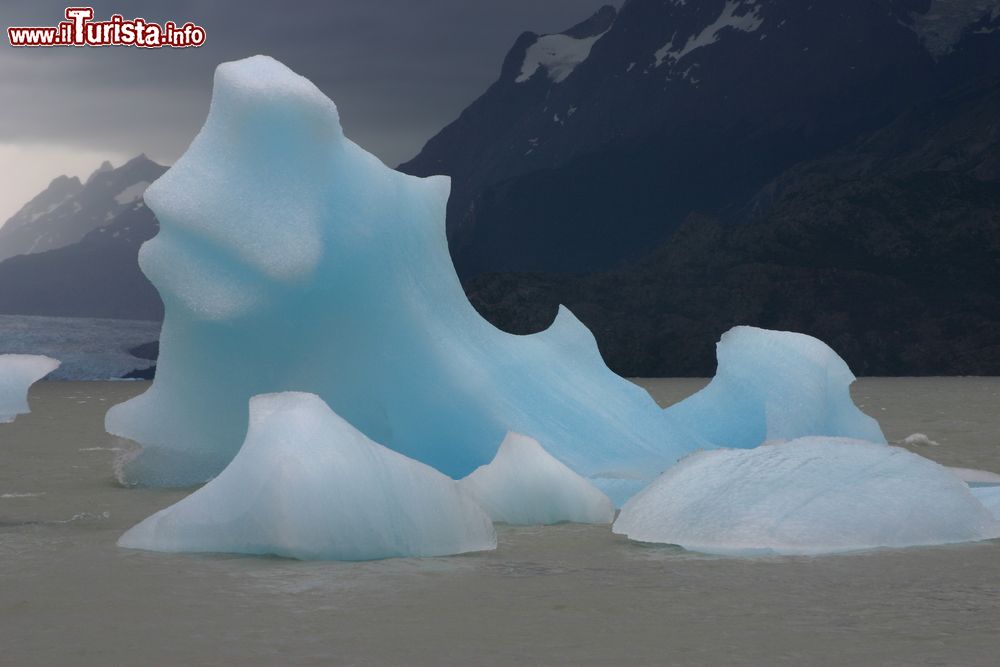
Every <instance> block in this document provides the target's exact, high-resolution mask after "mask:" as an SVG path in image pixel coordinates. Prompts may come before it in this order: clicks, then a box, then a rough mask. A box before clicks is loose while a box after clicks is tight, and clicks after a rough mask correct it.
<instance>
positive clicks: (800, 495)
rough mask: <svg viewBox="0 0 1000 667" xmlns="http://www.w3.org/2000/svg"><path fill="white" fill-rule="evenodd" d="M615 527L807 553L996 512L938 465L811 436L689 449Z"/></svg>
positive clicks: (884, 541)
mask: <svg viewBox="0 0 1000 667" xmlns="http://www.w3.org/2000/svg"><path fill="white" fill-rule="evenodd" d="M613 530H614V532H616V533H619V534H622V535H625V536H627V537H628V538H629V539H631V540H635V541H639V542H649V543H661V544H675V545H679V546H682V547H684V548H685V549H689V550H692V551H699V552H705V553H715V554H727V555H766V554H804V555H813V554H824V553H836V552H846V551H857V550H862V549H872V548H877V547H897V548H898V547H911V546H920V545H937V544H951V543H958V542H974V541H979V540H988V539H994V538H997V537H1000V522H998V521H997V520H996V519H995V518H994V517H993V515H992V514H991V513H990V512H989V511H988V510H987V508H986V507H985V506H984V505H983V503H982V502H980V501H979V500H977V498H976V497H975V496H974V495H973V493H972V491H970V489H969V487H968V485H966V484H965V483H964V482H963V481H962V480H961V479H960V478H959V477H958V476H957V475H955V474H954V473H953V472H952V471H951V470H949V469H948V468H946V467H944V466H941V465H938V464H937V463H934V462H932V461H929V460H928V459H925V458H923V457H921V456H918V455H916V454H913V453H911V452H909V451H907V450H905V449H902V448H899V447H892V446H888V445H883V444H875V443H869V442H863V441H858V440H850V439H845V438H822V437H810V438H800V439H797V440H792V441H789V442H785V443H781V444H774V445H764V446H761V447H757V448H755V449H718V450H713V451H707V452H699V453H697V454H693V455H691V456H688V457H686V458H685V459H683V460H682V461H681V462H679V463H678V464H677V465H676V466H674V467H673V468H671V469H669V470H668V471H667V472H665V473H664V474H663V475H662V476H661V477H660V478H659V479H657V480H656V481H655V482H653V483H652V484H651V485H650V486H649V487H647V488H646V489H644V490H642V491H640V492H639V493H637V494H636V495H635V496H633V497H632V499H631V500H629V502H628V503H626V504H625V506H624V507H623V508H622V511H621V513H620V514H619V516H618V519H617V520H616V521H615V523H614V527H613Z"/></svg>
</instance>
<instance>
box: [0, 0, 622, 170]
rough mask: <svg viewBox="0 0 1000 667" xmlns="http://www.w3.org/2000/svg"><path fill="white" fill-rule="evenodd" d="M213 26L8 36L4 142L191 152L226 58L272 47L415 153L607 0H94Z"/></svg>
mask: <svg viewBox="0 0 1000 667" xmlns="http://www.w3.org/2000/svg"><path fill="white" fill-rule="evenodd" d="M94 4H95V14H96V17H97V18H106V17H107V16H109V15H110V14H112V13H121V14H123V15H125V17H126V18H131V17H134V16H142V17H144V18H146V19H149V20H152V21H156V22H163V21H166V20H174V21H187V20H191V21H194V22H195V23H198V24H200V25H203V26H205V28H206V31H207V34H208V39H207V41H206V44H205V46H203V47H202V48H200V49H186V50H169V49H162V50H160V49H157V50H144V49H135V48H127V47H118V48H83V49H69V48H57V49H13V48H11V47H9V46H7V45H6V44H5V45H4V46H3V47H2V48H0V90H3V92H4V99H5V100H14V102H13V103H10V102H8V103H6V104H4V105H2V108H0V142H8V143H24V142H40V141H44V142H47V143H59V144H65V145H69V146H78V147H84V148H89V149H101V148H107V149H109V150H115V151H119V152H126V153H138V152H140V151H145V152H148V153H150V154H151V155H153V156H154V157H158V158H160V159H163V160H167V161H170V160H173V159H175V158H176V157H177V155H179V154H180V153H181V152H183V149H184V148H185V147H186V145H187V143H188V141H190V139H191V137H192V136H193V135H194V133H195V132H196V131H197V129H198V127H199V126H200V124H201V122H202V120H203V119H204V115H205V113H206V111H207V108H208V100H209V96H210V92H211V77H212V71H213V69H214V67H215V65H217V64H218V63H219V62H222V61H225V60H232V59H235V58H240V57H245V56H249V55H253V54H256V53H266V54H269V55H272V56H274V57H276V58H278V59H279V60H282V61H283V62H285V63H286V64H287V65H288V66H290V67H291V68H292V69H295V70H296V71H298V72H299V73H301V74H303V75H305V76H307V77H309V78H310V79H312V80H313V81H314V82H315V83H316V84H317V85H318V86H319V87H320V88H321V89H323V91H324V92H326V93H327V94H328V95H330V96H331V97H332V98H333V99H334V100H335V101H336V102H337V104H338V106H339V107H340V109H341V115H342V118H343V120H344V124H345V129H346V130H347V132H348V133H349V134H350V135H351V136H352V137H353V138H354V139H355V140H356V141H358V142H359V143H360V144H362V145H363V146H365V147H367V148H369V150H372V151H373V152H375V153H376V154H378V155H379V156H380V157H382V158H383V159H384V160H385V161H386V162H387V163H389V164H396V163H398V162H400V161H402V160H404V159H407V158H409V157H411V156H412V155H413V154H414V153H415V152H416V151H417V150H419V148H420V146H421V145H422V144H423V142H424V141H426V140H427V139H428V138H429V137H430V136H431V135H432V134H433V133H434V132H435V131H437V130H438V129H440V128H441V127H442V126H444V125H445V124H447V123H448V122H450V121H451V120H452V119H453V118H455V117H456V116H457V115H458V113H459V112H460V111H461V109H462V108H464V107H465V106H466V105H467V104H468V103H469V102H471V101H472V100H473V99H474V98H475V97H476V96H477V95H479V93H481V92H482V91H483V90H485V88H486V87H487V86H488V85H489V84H490V83H491V82H492V81H493V80H494V79H495V78H496V76H497V73H498V71H499V68H500V63H501V61H502V59H503V57H504V55H505V54H506V51H507V49H508V48H510V45H511V44H512V43H513V42H514V39H515V38H516V37H517V35H518V34H519V33H520V32H522V31H524V30H534V31H536V32H553V31H558V30H562V29H565V28H567V27H569V26H570V25H572V24H574V23H576V22H577V21H579V20H582V19H583V18H586V16H588V15H589V14H590V13H592V12H593V11H595V10H596V9H597V8H598V7H599V6H600V5H602V4H606V2H602V1H601V0H545V1H539V0H496V1H493V0H490V1H486V0H481V1H478V2H476V1H474V0H473V1H469V0H465V1H462V0H428V1H426V2H414V1H413V0H340V1H335V2H315V3H304V2H296V3H293V2H261V1H251V2H193V1H192V2H171V3H162V2H156V3H154V2H148V1H144V2H128V3H126V2H117V3H112V2H103V1H101V2H96V3H94ZM65 6H66V5H65V4H62V3H55V2H52V1H51V0H44V1H41V2H39V1H29V0H17V1H15V2H12V3H6V7H5V11H4V13H3V18H4V21H6V22H7V25H5V26H4V27H5V28H6V27H7V26H9V25H32V24H34V25H54V24H55V23H56V22H57V21H58V20H60V18H61V17H62V12H63V9H64V8H65Z"/></svg>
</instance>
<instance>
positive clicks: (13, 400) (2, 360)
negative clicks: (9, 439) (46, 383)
mask: <svg viewBox="0 0 1000 667" xmlns="http://www.w3.org/2000/svg"><path fill="white" fill-rule="evenodd" d="M57 368H59V362H58V361H56V360H55V359H53V358H51V357H43V356H39V355H35V354H0V424H2V423H4V422H10V421H14V417H16V416H17V415H21V414H24V413H26V412H30V411H31V410H30V409H29V408H28V389H29V388H30V387H31V385H33V384H34V383H36V382H38V381H39V380H41V379H42V378H43V377H45V376H46V375H48V374H49V373H51V372H52V371H54V370H55V369H57Z"/></svg>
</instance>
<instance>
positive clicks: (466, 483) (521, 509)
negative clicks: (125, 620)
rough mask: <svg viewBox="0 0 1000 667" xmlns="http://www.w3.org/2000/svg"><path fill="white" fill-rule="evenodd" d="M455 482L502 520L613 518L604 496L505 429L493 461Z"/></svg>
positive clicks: (533, 442) (516, 522) (525, 438)
mask: <svg viewBox="0 0 1000 667" xmlns="http://www.w3.org/2000/svg"><path fill="white" fill-rule="evenodd" d="M459 484H460V485H461V486H462V488H464V489H465V490H466V491H468V492H469V494H470V495H471V496H472V497H473V498H475V499H476V501H477V502H478V503H479V504H480V505H481V506H482V507H483V509H484V510H486V513H487V514H489V515H490V517H491V518H492V519H493V520H494V521H500V522H503V523H509V524H513V525H522V526H524V525H536V524H551V523H560V522H563V521H569V522H573V523H611V521H612V519H614V517H615V508H614V506H613V505H612V504H611V500H610V499H609V498H608V497H607V496H606V495H604V494H603V493H601V492H600V491H599V490H597V488H595V487H594V485H593V484H591V483H590V482H588V481H587V480H585V479H584V478H583V477H580V476H579V475H577V474H576V473H575V472H573V471H572V470H570V469H569V468H567V467H566V466H565V465H563V464H562V463H560V462H559V461H558V460H556V459H555V458H553V457H552V456H551V455H550V454H549V453H548V452H546V451H545V450H544V449H543V448H542V446H541V445H540V444H539V443H538V441H537V440H535V439H534V438H529V437H528V436H526V435H521V434H520V433H508V434H507V437H505V438H504V440H503V442H502V443H500V448H499V449H498V450H497V455H496V457H494V459H493V461H492V462H490V463H488V464H487V465H484V466H480V467H479V468H477V469H476V470H474V471H473V472H472V473H471V474H470V475H469V476H468V477H466V478H465V479H463V480H461V481H460V482H459Z"/></svg>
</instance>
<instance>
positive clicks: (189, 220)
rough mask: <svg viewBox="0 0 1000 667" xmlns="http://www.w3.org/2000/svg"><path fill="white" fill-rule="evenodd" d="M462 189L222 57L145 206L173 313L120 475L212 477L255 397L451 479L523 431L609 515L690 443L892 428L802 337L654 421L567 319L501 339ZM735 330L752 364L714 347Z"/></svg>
mask: <svg viewBox="0 0 1000 667" xmlns="http://www.w3.org/2000/svg"><path fill="white" fill-rule="evenodd" d="M449 187H450V182H449V180H448V179H447V178H446V177H442V176H437V177H430V178H417V177H414V176H409V175H405V174H402V173H399V172H397V171H394V170H392V169H390V168H388V167H386V166H385V165H384V164H382V162H380V161H379V160H378V159H377V158H375V157H374V156H372V155H370V154H369V153H367V152H365V151H364V150H363V149H361V148H360V147H358V146H357V145H356V144H354V143H353V142H351V141H350V140H348V139H347V138H345V136H344V134H343V131H342V129H341V126H340V121H339V118H338V113H337V108H336V106H335V105H334V103H333V102H332V101H331V100H330V99H329V98H327V97H326V96H325V95H324V94H323V93H321V92H320V91H319V90H318V89H317V88H316V87H315V86H314V85H313V84H312V83H310V82H309V81H308V80H306V79H304V78H303V77H301V76H298V75H296V74H295V73H293V72H292V71H290V70H289V69H287V68H286V67H285V66H283V65H281V64H280V63H278V62H276V61H275V60H272V59H271V58H267V57H264V56H255V57H253V58H248V59H246V60H241V61H237V62H232V63H225V64H223V65H220V66H219V68H218V69H217V71H216V76H215V86H214V91H213V97H212V103H211V107H210V110H209V114H208V118H207V120H206V122H205V125H204V127H203V128H202V130H201V131H200V132H199V134H198V136H197V137H196V138H195V139H194V141H193V142H192V144H191V146H190V147H189V148H188V150H187V152H186V153H185V154H184V155H183V156H182V157H181V158H180V159H179V160H178V161H177V163H176V164H175V165H174V166H173V167H172V168H171V169H170V170H169V171H167V172H166V173H165V174H164V175H163V176H162V177H161V178H160V179H159V180H157V181H156V182H155V183H153V185H151V186H150V187H149V189H147V190H146V192H145V195H144V196H145V201H146V203H147V204H148V205H149V206H150V208H151V209H153V211H154V212H155V213H156V215H157V217H158V219H159V221H160V231H159V233H158V235H157V236H156V237H155V238H153V239H152V240H150V241H149V242H147V243H146V244H145V245H144V246H143V247H142V249H141V251H140V256H139V260H140V264H141V266H142V269H143V271H144V272H145V273H146V275H147V276H148V277H149V278H150V280H151V281H152V282H153V284H154V285H155V286H156V287H157V288H158V290H159V292H160V294H161V296H162V297H163V302H164V305H165V308H166V317H165V320H164V323H163V331H162V335H161V338H160V359H159V365H158V368H157V376H156V379H155V381H154V383H153V385H152V387H151V388H150V389H149V390H147V391H146V392H145V393H144V394H142V395H141V396H138V397H136V398H134V399H132V400H130V401H128V402H126V403H124V404H121V405H118V406H115V407H114V408H112V409H111V410H110V411H109V412H108V415H107V419H106V427H107V430H108V431H109V432H111V433H113V434H116V435H119V436H122V437H124V438H128V439H131V440H134V441H136V442H138V443H139V444H140V445H141V446H142V449H141V452H140V453H139V454H138V456H136V457H134V458H132V459H130V460H128V461H125V462H124V463H123V465H122V466H121V467H120V479H121V481H122V482H123V483H126V484H139V485H153V486H184V485H189V484H194V483H198V482H203V481H205V480H207V479H210V478H211V477H213V476H214V475H217V474H219V473H220V472H221V471H222V470H223V469H224V468H225V467H226V465H227V464H228V463H229V462H230V461H231V460H232V459H233V457H234V456H235V455H236V452H237V451H238V450H239V447H240V443H241V442H242V441H243V437H244V434H245V432H246V424H247V419H248V413H247V405H248V401H249V399H250V397H251V396H254V395H257V394H263V393H272V392H282V391H303V392H310V393H314V394H317V395H318V396H320V397H321V398H322V399H323V400H324V401H325V402H326V403H327V404H328V405H329V406H330V407H331V408H332V409H333V410H334V411H335V412H336V413H337V414H339V415H340V416H342V417H343V418H344V419H345V420H347V421H348V422H349V423H350V424H352V425H353V426H354V427H356V428H357V429H358V430H360V431H361V432H363V433H364V434H365V435H367V436H368V437H369V438H371V439H372V440H375V441H377V442H380V443H383V444H384V445H385V446H387V447H389V448H391V449H393V450H395V451H397V452H400V453H402V454H404V455H406V456H408V457H411V458H413V459H416V460H419V461H422V462H424V463H426V464H428V465H431V466H433V467H434V468H436V469H438V470H440V471H441V472H443V473H445V474H447V475H449V476H450V477H452V478H455V479H458V478H461V477H463V476H465V475H468V474H469V473H471V472H472V471H473V470H475V469H476V468H477V467H478V466H481V465H485V464H487V463H489V462H490V461H491V460H492V459H493V456H494V454H495V453H496V443H498V442H500V441H501V439H502V438H503V437H504V435H505V434H506V433H507V432H508V431H515V432H518V433H523V434H525V435H527V436H530V437H532V438H534V439H536V440H537V441H539V442H542V443H544V445H545V450H546V451H547V452H548V453H549V454H551V455H552V456H553V457H554V458H555V459H556V460H558V461H559V462H561V463H562V464H564V465H565V466H567V467H569V468H570V469H571V470H573V471H574V472H575V473H577V474H578V475H580V476H582V477H584V478H587V479H588V480H589V481H590V483H592V484H593V485H595V486H596V487H598V488H599V489H601V490H603V491H604V492H606V493H607V494H608V495H610V496H611V498H612V500H613V501H615V502H616V503H621V502H623V501H624V500H625V499H626V498H627V497H628V496H629V495H631V494H632V493H634V492H635V491H637V490H638V489H640V488H642V487H643V486H644V485H645V484H647V483H649V481H650V480H652V479H654V478H655V477H656V476H657V475H658V474H659V473H660V472H662V471H663V470H665V469H666V468H668V467H670V466H671V465H673V464H674V463H675V462H676V461H677V459H679V458H680V457H682V456H684V455H686V454H688V453H690V452H692V451H695V450H698V449H706V448H712V447H716V446H719V445H729V446H750V445H756V444H758V443H759V442H761V441H763V440H765V439H767V438H768V437H786V438H787V437H795V436H799V435H807V434H823V435H854V436H860V435H865V436H866V437H870V438H871V439H876V438H877V437H880V436H881V434H880V433H879V432H878V427H877V425H875V424H874V422H872V421H871V420H870V419H868V418H867V417H865V416H864V415H862V414H861V413H860V412H858V411H857V410H856V409H855V408H853V405H851V404H850V398H849V396H848V393H847V385H848V384H849V383H850V381H851V380H852V379H853V376H851V375H850V372H849V371H848V370H847V369H846V365H844V364H843V362H842V361H840V360H839V359H838V358H836V355H834V354H833V353H832V351H830V350H829V348H826V346H824V345H823V344H822V343H820V342H819V341H816V340H815V339H811V338H808V337H807V336H797V335H786V334H783V333H780V332H767V331H762V330H753V329H741V330H739V332H738V333H737V334H731V335H729V338H727V339H724V344H723V345H722V346H720V355H721V358H720V369H721V371H723V372H720V376H721V377H720V378H716V380H715V381H713V383H712V386H710V387H709V388H708V389H706V390H705V391H704V392H702V393H701V394H699V395H698V396H696V397H694V398H692V399H690V401H688V402H685V403H682V404H681V405H679V406H675V407H673V408H671V409H669V410H662V409H660V408H659V406H657V405H656V403H655V402H654V401H653V400H652V398H650V396H649V395H648V394H647V393H646V392H645V391H644V390H643V389H641V388H639V387H638V386H636V385H634V384H632V383H631V382H628V381H626V380H625V379H623V378H621V377H619V376H617V375H615V374H614V373H612V372H611V371H610V370H608V368H607V366H606V365H605V364H604V362H603V360H602V359H601V356H600V353H599V351H598V349H597V345H596V343H595V340H594V337H593V336H592V335H591V333H590V332H589V331H588V330H587V329H586V328H585V327H584V326H583V325H582V324H581V323H580V322H579V321H578V320H577V319H576V318H575V317H574V316H573V315H572V314H571V313H570V312H569V311H568V310H566V309H565V308H560V309H559V312H558V315H557V316H556V318H555V321H554V322H553V323H552V325H551V326H550V327H549V328H548V329H547V330H545V331H542V332H540V333H537V334H533V335H529V336H518V335H512V334H508V333H505V332H503V331H500V330H498V329H496V328H495V327H493V326H492V325H491V324H489V323H488V322H487V321H485V320H483V319H482V318H481V317H480V316H479V315H478V313H476V311H475V310H474V309H473V308H472V306H471V305H470V304H469V302H468V300H467V299H466V297H465V295H464V293H463V291H462V287H461V285H460V283H459V281H458V277H457V276H456V274H455V272H454V268H453V266H452V263H451V258H450V256H449V254H448V244H447V240H446V237H445V205H446V202H447V199H448V194H449ZM744 338H745V339H747V345H745V346H738V347H739V348H740V350H739V353H740V354H741V355H742V354H746V355H749V357H747V359H745V360H741V359H731V358H729V356H727V355H725V354H723V352H724V351H725V350H727V349H735V348H733V346H732V345H730V344H729V343H728V342H727V341H729V340H736V339H740V340H742V339H744ZM754 345H759V346H760V348H761V349H754V348H753V346H754ZM835 362H839V366H838V365H837V363H835ZM841 367H842V368H841ZM726 369H731V370H734V372H725V371H726ZM749 374H756V377H754V378H750V377H748V376H749ZM789 397H793V398H794V400H788V399H789ZM845 401H846V403H845Z"/></svg>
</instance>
